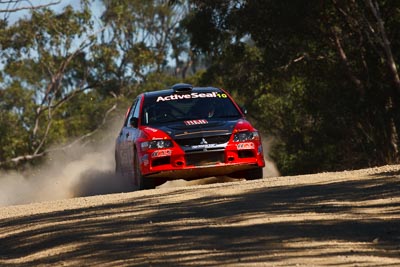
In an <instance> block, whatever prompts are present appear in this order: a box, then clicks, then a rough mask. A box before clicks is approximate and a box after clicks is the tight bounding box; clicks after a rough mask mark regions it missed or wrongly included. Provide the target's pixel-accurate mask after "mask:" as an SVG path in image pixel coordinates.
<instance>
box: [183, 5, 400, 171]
mask: <svg viewBox="0 0 400 267" xmlns="http://www.w3.org/2000/svg"><path fill="white" fill-rule="evenodd" d="M192 5H193V9H192V10H195V11H194V13H192V14H190V16H189V17H188V18H187V22H186V25H187V28H188V30H189V32H190V34H191V36H192V38H191V42H192V46H193V47H194V48H195V49H196V50H197V51H198V53H207V54H209V55H210V56H211V57H212V62H213V63H212V65H211V67H210V68H209V69H208V71H207V72H206V74H205V75H204V76H203V79H204V81H203V82H204V83H218V84H220V85H223V86H227V88H230V90H232V93H233V94H237V95H238V97H239V98H242V101H243V102H246V103H247V104H248V105H249V109H250V111H252V112H251V114H252V116H253V117H254V118H255V119H256V121H257V122H258V123H257V125H258V127H259V128H260V129H262V130H263V131H264V132H266V133H267V134H269V135H273V136H275V138H276V140H277V142H276V146H275V147H274V149H273V151H272V152H271V154H272V156H273V157H274V159H275V160H277V163H278V167H279V168H280V170H281V172H282V173H283V174H289V173H307V172H316V171H321V170H338V169H344V168H357V167H364V166H370V165H378V164H387V163H394V162H398V161H399V154H398V149H397V147H398V144H399V140H398V132H399V127H398V117H399V114H400V112H399V110H398V106H399V105H398V100H399V99H400V98H399V95H398V92H399V91H398V85H397V80H398V70H397V66H398V64H397V61H396V60H398V58H399V56H400V55H399V54H398V53H397V51H398V49H397V47H398V46H399V43H398V41H397V40H398V38H396V36H397V35H398V29H399V23H400V18H399V16H398V14H397V13H396V12H398V9H399V3H397V2H396V1H380V2H379V3H378V2H377V1H372V0H371V1H370V0H365V1H347V2H340V1H335V0H332V1H325V2H321V1H306V2H304V1H300V0H296V1H256V0H247V1H240V0H219V1H207V0H201V1H200V0H194V1H192ZM200 25H201V27H200ZM396 53H397V54H396Z"/></svg>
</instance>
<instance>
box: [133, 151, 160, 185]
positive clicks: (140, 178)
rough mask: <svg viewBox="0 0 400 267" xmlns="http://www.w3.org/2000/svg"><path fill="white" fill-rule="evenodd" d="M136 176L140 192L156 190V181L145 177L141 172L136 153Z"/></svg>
mask: <svg viewBox="0 0 400 267" xmlns="http://www.w3.org/2000/svg"><path fill="white" fill-rule="evenodd" d="M134 174H135V180H136V182H137V185H138V187H139V190H143V189H154V188H155V185H154V180H153V179H152V178H145V177H143V175H142V172H141V171H140V163H139V158H138V155H137V154H136V153H135V165H134Z"/></svg>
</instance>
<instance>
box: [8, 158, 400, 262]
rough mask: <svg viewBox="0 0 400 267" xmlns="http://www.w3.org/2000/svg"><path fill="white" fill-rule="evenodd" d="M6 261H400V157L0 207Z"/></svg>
mask: <svg viewBox="0 0 400 267" xmlns="http://www.w3.org/2000/svg"><path fill="white" fill-rule="evenodd" d="M0 265H1V266H13V265H14V266H30V265H34V266H38V265H51V266H59V265H61V266H85V265H88V266H124V265H125V266H128V265H129V266H190V265H195V266H221V265H223V266H324V265H325V266H327V265H329V266H334V265H348V266H400V165H393V166H383V167H379V168H372V169H365V170H359V171H348V172H338V173H322V174H317V175H305V176H292V177H276V178H265V179H262V180H258V181H247V182H246V181H238V182H232V183H222V184H221V183H219V184H211V185H201V186H198V185H197V186H187V187H178V188H161V189H155V190H148V191H141V192H132V193H121V194H110V195H102V196H94V197H85V198H84V197H82V198H75V199H69V200H61V201H52V202H43V203H36V204H30V205H20V206H9V207H2V208H0Z"/></svg>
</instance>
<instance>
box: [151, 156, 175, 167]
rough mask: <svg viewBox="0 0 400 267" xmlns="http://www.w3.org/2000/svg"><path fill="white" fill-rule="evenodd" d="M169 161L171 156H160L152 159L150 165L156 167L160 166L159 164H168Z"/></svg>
mask: <svg viewBox="0 0 400 267" xmlns="http://www.w3.org/2000/svg"><path fill="white" fill-rule="evenodd" d="M170 162H171V157H162V158H158V159H154V160H153V161H152V163H151V166H152V167H157V166H161V165H166V164H170Z"/></svg>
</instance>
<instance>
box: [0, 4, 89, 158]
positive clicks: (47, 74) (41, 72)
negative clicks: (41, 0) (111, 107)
mask: <svg viewBox="0 0 400 267" xmlns="http://www.w3.org/2000/svg"><path fill="white" fill-rule="evenodd" d="M90 19H91V14H90V11H89V7H88V5H87V4H86V3H84V2H83V6H82V9H81V10H78V11H76V10H74V9H73V8H72V7H71V6H67V7H65V8H64V10H63V11H62V12H61V13H59V14H57V13H55V12H54V11H52V10H50V9H48V8H44V9H39V10H36V9H35V10H32V12H31V17H30V18H25V19H21V20H19V21H18V22H16V23H15V24H14V25H11V26H9V27H7V28H4V29H2V31H1V37H0V44H1V48H2V50H1V55H2V64H4V69H3V72H2V76H3V77H4V80H3V83H2V85H3V87H4V88H5V89H3V90H2V94H4V95H9V96H10V97H9V98H3V100H2V104H3V105H5V106H9V107H10V108H9V109H8V111H7V112H8V114H9V116H11V115H12V114H13V113H14V114H16V115H17V114H19V116H17V118H18V119H17V127H19V131H20V132H21V134H22V133H26V134H22V136H25V138H26V139H25V140H23V141H25V143H26V148H25V149H24V150H23V151H20V153H21V154H19V153H14V156H15V157H14V158H12V159H9V157H8V156H10V155H7V154H4V151H3V153H2V154H3V155H2V161H3V162H4V161H6V162H7V158H8V161H10V160H11V161H13V162H19V161H20V160H25V159H32V158H36V157H41V156H43V154H44V152H45V144H46V142H48V141H49V140H51V139H54V137H53V138H52V137H51V136H54V135H56V134H59V132H57V131H58V129H57V127H52V124H53V123H55V122H56V121H57V120H58V119H60V118H61V117H62V114H60V113H59V110H60V108H61V107H62V106H63V105H66V104H67V102H69V101H70V100H71V99H72V98H73V97H74V96H76V95H77V94H80V93H82V92H85V91H88V90H91V89H92V88H93V87H94V86H95V84H93V83H88V79H87V77H88V73H89V72H90V70H89V67H90V65H91V64H90V63H88V62H89V60H88V58H89V57H88V55H87V51H88V50H87V48H88V47H90V46H91V45H93V42H94V40H95V38H93V36H92V35H91V33H90V32H91V31H92V30H93V28H92V26H91V25H92V23H91V21H90ZM15 92H19V94H15ZM18 95H21V96H23V98H24V100H25V101H23V102H18V103H19V105H16V103H17V101H18V99H15V97H12V96H18ZM60 116H61V117H60ZM12 117H14V118H15V115H14V116H12ZM3 123H9V122H8V121H3ZM11 129H12V128H11ZM14 134H15V133H14ZM15 138H16V139H17V138H18V137H16V136H15ZM1 149H2V150H4V149H5V148H1ZM3 157H4V158H3Z"/></svg>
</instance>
